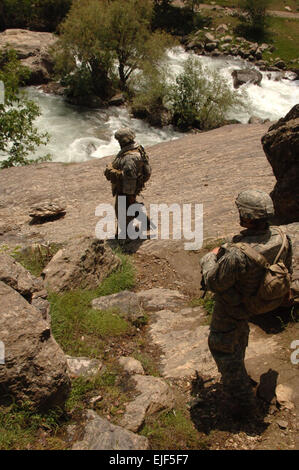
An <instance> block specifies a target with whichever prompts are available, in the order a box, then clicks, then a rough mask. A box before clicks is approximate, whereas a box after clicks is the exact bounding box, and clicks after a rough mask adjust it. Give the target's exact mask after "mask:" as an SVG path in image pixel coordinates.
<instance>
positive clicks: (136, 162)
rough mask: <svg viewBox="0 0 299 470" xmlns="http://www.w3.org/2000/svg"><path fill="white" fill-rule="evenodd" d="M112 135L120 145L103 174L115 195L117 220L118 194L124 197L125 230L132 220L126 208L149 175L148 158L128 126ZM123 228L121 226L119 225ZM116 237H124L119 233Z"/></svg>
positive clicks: (134, 200) (132, 202) (133, 200)
mask: <svg viewBox="0 0 299 470" xmlns="http://www.w3.org/2000/svg"><path fill="white" fill-rule="evenodd" d="M114 137H115V139H116V140H118V142H119V145H120V147H121V150H120V152H119V153H118V154H117V155H116V157H115V159H114V160H113V162H112V164H111V165H108V166H107V167H106V169H105V172H104V175H105V177H106V178H107V180H108V181H110V182H111V184H112V194H113V196H115V214H116V217H117V221H119V220H120V217H119V216H120V211H119V200H118V197H119V196H124V197H125V198H126V199H125V203H126V204H125V210H126V215H125V220H126V230H127V227H128V224H129V223H130V222H131V221H132V220H134V218H135V217H134V216H128V215H127V210H128V208H129V206H130V205H131V204H135V203H136V196H137V195H138V194H140V193H141V191H142V190H143V189H144V186H145V183H146V182H147V181H148V180H149V178H150V176H151V167H150V164H149V158H148V156H147V154H146V152H145V150H144V148H143V147H142V146H141V145H138V144H136V142H135V133H134V131H132V130H131V129H129V128H123V129H119V130H118V131H117V132H116V133H115V134H114ZM121 228H122V229H123V227H121ZM116 235H117V236H118V238H126V234H125V235H124V236H122V235H121V233H118V228H117V232H116Z"/></svg>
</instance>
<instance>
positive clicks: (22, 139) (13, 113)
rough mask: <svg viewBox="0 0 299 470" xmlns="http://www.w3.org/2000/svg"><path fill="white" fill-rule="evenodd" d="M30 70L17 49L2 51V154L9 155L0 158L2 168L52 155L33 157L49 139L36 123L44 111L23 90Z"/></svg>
mask: <svg viewBox="0 0 299 470" xmlns="http://www.w3.org/2000/svg"><path fill="white" fill-rule="evenodd" d="M29 73H30V72H28V70H27V69H26V68H25V67H23V66H21V65H20V63H19V61H18V60H17V57H16V53H15V52H14V51H8V52H6V53H4V54H2V55H0V81H2V82H3V83H4V87H5V99H4V103H2V104H0V155H1V156H7V155H8V158H7V159H5V160H2V161H1V162H0V166H1V168H8V167H11V166H20V165H28V164H30V163H33V162H37V161H44V160H49V159H50V156H49V155H46V156H45V157H42V158H39V159H36V160H33V159H30V158H29V155H31V154H33V153H34V152H35V150H36V149H37V147H38V146H40V145H43V144H46V143H47V142H48V139H49V136H48V134H47V133H40V132H39V131H38V130H37V128H36V127H35V126H34V121H35V119H36V118H37V117H38V116H39V115H40V110H39V107H38V105H37V104H36V103H34V102H33V101H31V100H29V99H28V98H27V97H26V95H25V93H22V92H20V90H19V86H20V85H21V84H22V83H23V81H24V79H25V78H26V77H28V74H29Z"/></svg>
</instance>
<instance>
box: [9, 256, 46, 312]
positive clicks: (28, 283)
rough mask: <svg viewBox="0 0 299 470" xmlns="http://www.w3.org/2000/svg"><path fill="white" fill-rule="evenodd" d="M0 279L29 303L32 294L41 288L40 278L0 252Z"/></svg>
mask: <svg viewBox="0 0 299 470" xmlns="http://www.w3.org/2000/svg"><path fill="white" fill-rule="evenodd" d="M0 281H2V282H5V284H7V285H9V286H10V287H12V288H13V289H15V290H16V291H18V292H19V293H20V294H21V295H22V296H23V297H24V298H25V299H26V300H27V301H28V302H30V303H31V301H32V297H33V294H34V293H35V292H39V291H42V290H43V283H42V281H41V280H40V279H37V278H36V277H34V276H32V274H30V273H29V272H28V271H27V270H26V269H25V268H24V267H23V266H22V265H21V264H20V263H18V262H17V261H16V260H15V259H14V258H12V257H11V256H9V255H6V254H5V253H3V254H0Z"/></svg>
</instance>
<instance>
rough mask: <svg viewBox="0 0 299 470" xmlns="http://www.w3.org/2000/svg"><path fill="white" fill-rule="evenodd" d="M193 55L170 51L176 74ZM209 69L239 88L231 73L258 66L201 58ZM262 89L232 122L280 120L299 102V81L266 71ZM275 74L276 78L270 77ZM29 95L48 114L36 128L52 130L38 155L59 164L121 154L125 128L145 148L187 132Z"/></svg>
mask: <svg viewBox="0 0 299 470" xmlns="http://www.w3.org/2000/svg"><path fill="white" fill-rule="evenodd" d="M189 56H190V53H187V52H185V51H184V50H183V48H181V47H177V48H175V49H172V50H171V51H169V53H168V64H169V67H170V70H171V71H172V73H173V74H174V75H176V74H178V73H179V72H180V71H182V68H183V64H184V62H185V61H186V60H187V58H188V57H189ZM196 57H197V58H198V60H199V61H200V62H201V63H202V65H203V66H204V67H207V68H209V69H216V70H217V71H218V73H219V74H221V75H222V76H223V80H225V81H227V82H228V83H229V84H230V86H231V88H233V80H232V77H231V72H232V71H233V70H234V69H236V68H245V67H246V66H248V65H249V66H250V67H252V64H248V63H247V64H246V62H245V61H244V60H242V59H237V58H231V57H230V58H223V57H222V58H211V57H206V56H196ZM262 74H263V80H262V83H261V86H256V85H253V84H246V85H244V86H243V87H242V88H245V89H246V92H247V95H248V97H249V103H248V108H247V109H246V110H244V109H233V110H231V111H230V113H229V114H228V115H227V118H228V119H237V120H238V121H240V122H242V123H247V122H248V119H249V118H250V116H256V117H259V118H262V119H269V120H271V121H276V120H277V119H279V118H281V117H282V116H284V115H285V114H286V113H287V112H288V111H289V110H290V109H291V108H292V107H293V106H294V105H295V104H296V103H299V81H291V80H287V79H282V80H280V81H275V77H276V76H277V73H274V72H272V73H271V74H270V75H269V72H262ZM269 76H270V77H271V78H270V79H269ZM28 91H29V95H30V97H31V98H33V99H35V100H37V102H38V104H39V106H40V108H41V111H42V115H41V116H40V117H39V118H38V120H37V122H36V124H37V127H38V128H39V130H40V131H47V132H48V133H49V134H50V136H51V140H50V143H49V144H48V145H47V147H42V148H40V149H39V150H38V152H37V155H43V154H46V153H50V154H51V155H52V160H53V161H60V162H79V161H85V160H89V159H91V158H102V157H104V156H107V155H112V154H114V153H116V152H117V151H118V149H119V146H118V143H117V142H116V140H115V139H114V137H113V134H114V132H115V131H116V130H117V129H118V128H120V127H124V126H125V127H127V126H129V127H132V128H134V129H135V131H136V136H137V138H136V140H137V141H138V142H140V143H142V144H143V145H144V146H149V145H153V144H157V143H159V142H162V141H167V140H171V139H176V138H179V137H181V136H182V135H183V134H182V133H178V132H176V131H174V129H173V128H172V127H167V128H163V129H156V128H153V127H150V126H149V125H148V124H146V123H145V122H143V121H141V120H139V119H134V118H132V117H131V116H130V115H129V113H128V111H127V110H126V109H125V108H123V107H110V108H108V109H104V110H103V109H96V110H95V109H92V110H91V109H82V108H78V107H75V106H72V105H69V104H67V103H66V102H65V101H64V100H63V98H62V97H59V96H53V95H47V94H45V93H43V92H42V91H40V90H39V89H38V88H33V87H32V88H30V89H29V90H28Z"/></svg>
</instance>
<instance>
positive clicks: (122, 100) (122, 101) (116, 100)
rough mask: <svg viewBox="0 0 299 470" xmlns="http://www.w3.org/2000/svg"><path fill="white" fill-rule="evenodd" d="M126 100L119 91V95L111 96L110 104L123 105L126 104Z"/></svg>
mask: <svg viewBox="0 0 299 470" xmlns="http://www.w3.org/2000/svg"><path fill="white" fill-rule="evenodd" d="M125 102H126V99H125V96H124V95H123V93H118V95H114V96H112V98H110V100H109V102H108V104H109V106H121V105H122V104H125Z"/></svg>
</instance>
